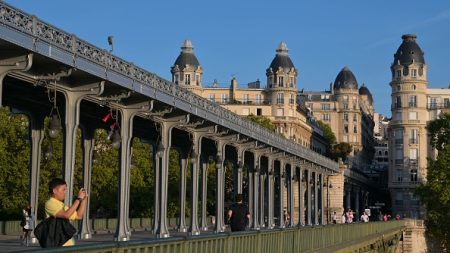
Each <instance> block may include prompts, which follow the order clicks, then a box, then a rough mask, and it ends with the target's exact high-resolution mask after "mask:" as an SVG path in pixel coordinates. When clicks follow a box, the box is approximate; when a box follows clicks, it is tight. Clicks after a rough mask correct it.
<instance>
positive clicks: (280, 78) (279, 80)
mask: <svg viewBox="0 0 450 253" xmlns="http://www.w3.org/2000/svg"><path fill="white" fill-rule="evenodd" d="M278 86H280V87H283V86H284V78H283V77H282V76H279V77H278Z"/></svg>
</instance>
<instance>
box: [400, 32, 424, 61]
mask: <svg viewBox="0 0 450 253" xmlns="http://www.w3.org/2000/svg"><path fill="white" fill-rule="evenodd" d="M416 38H417V36H416V35H414V34H405V35H403V36H402V39H403V42H402V44H401V45H400V47H399V48H398V49H397V52H396V53H395V54H394V63H393V64H394V65H396V64H400V65H403V66H408V65H410V64H412V63H422V64H424V63H425V58H424V57H423V51H422V49H420V47H419V45H418V44H417V43H416Z"/></svg>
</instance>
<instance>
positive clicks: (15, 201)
mask: <svg viewBox="0 0 450 253" xmlns="http://www.w3.org/2000/svg"><path fill="white" fill-rule="evenodd" d="M28 146H29V141H28V119H27V117H25V116H24V115H12V114H10V113H9V109H8V108H4V107H0V217H8V218H13V217H14V218H19V217H21V213H20V210H21V209H22V208H23V207H24V206H25V205H26V204H27V203H28V189H29V187H28V185H29V177H28V173H29V172H28V171H29V170H28V167H29V166H28V164H29V160H30V153H29V149H28Z"/></svg>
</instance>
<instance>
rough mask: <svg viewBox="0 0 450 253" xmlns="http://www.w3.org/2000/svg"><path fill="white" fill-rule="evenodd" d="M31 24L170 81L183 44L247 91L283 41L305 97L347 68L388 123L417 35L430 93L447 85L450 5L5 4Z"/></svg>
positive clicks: (443, 1)
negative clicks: (404, 43) (407, 41)
mask: <svg viewBox="0 0 450 253" xmlns="http://www.w3.org/2000/svg"><path fill="white" fill-rule="evenodd" d="M6 2H7V3H9V4H11V5H13V6H15V7H18V8H20V9H22V10H24V11H25V12H27V13H29V14H33V15H36V16H37V17H38V18H40V19H42V20H44V21H46V22H49V23H51V24H53V25H54V26H56V27H59V28H61V29H63V30H66V31H67V32H69V33H74V34H76V35H77V36H78V37H79V38H82V39H84V40H86V41H88V42H90V43H92V44H94V45H97V46H99V47H101V48H105V49H108V48H109V46H108V43H107V39H106V38H107V36H108V35H113V36H114V54H116V55H118V56H120V57H121V58H123V59H126V60H128V61H131V62H133V63H134V64H136V65H138V66H140V67H143V68H145V69H147V70H149V71H151V72H154V73H156V74H158V75H160V76H162V77H164V78H166V79H170V67H171V66H172V64H173V63H174V61H175V59H176V57H177V56H178V54H179V52H180V46H181V43H182V41H183V40H184V39H190V40H192V42H193V44H194V48H195V49H194V50H195V54H196V55H197V58H198V59H199V61H200V64H201V65H202V67H203V70H204V76H203V83H204V84H206V85H208V84H210V83H212V81H213V80H214V79H217V80H218V82H219V83H220V84H222V85H229V83H230V80H231V77H232V76H236V78H237V80H238V82H239V84H240V85H245V84H247V83H248V82H252V81H255V80H256V79H260V80H262V81H263V84H265V83H266V78H265V71H266V68H267V67H268V66H269V65H270V62H271V61H272V59H273V57H274V56H275V49H276V47H277V45H278V44H279V43H280V42H281V41H285V42H286V43H287V46H288V48H289V54H290V56H291V59H292V61H293V62H294V64H295V66H296V68H297V69H298V71H299V78H298V88H299V89H302V88H304V89H305V90H315V91H319V90H325V89H328V88H329V84H330V82H334V79H335V78H336V75H337V74H338V72H339V71H340V70H341V69H342V68H343V67H344V66H348V67H349V68H350V69H351V70H352V71H353V73H354V74H355V76H356V79H357V80H358V83H359V85H361V84H362V83H365V84H366V86H367V87H368V88H369V89H370V91H371V92H372V94H373V95H374V99H375V109H376V111H378V112H380V113H382V114H385V115H388V116H390V114H391V113H390V103H391V101H390V87H389V82H390V77H391V75H390V65H391V63H392V61H393V54H394V53H395V52H396V50H397V48H398V46H399V45H400V44H401V36H402V34H406V33H413V34H416V35H417V37H418V38H417V41H418V44H419V45H420V46H421V48H422V50H423V51H424V52H425V60H426V63H427V64H428V81H429V87H434V88H437V87H447V86H448V85H449V84H450V63H449V61H450V1H449V0H431V1H423V0H410V1H387V0H377V1H357V0H341V1H331V0H330V1H324V0H316V1H302V0H297V1H290V0H286V1H284V2H283V1H266V0H260V1H253V0H239V1H238V0H227V1H214V0H205V1H196V0H191V1H178V0H171V1H143V0H142V1H137V0H136V1H118V0H109V1H107V0H98V1H92V0H90V1H88V0H77V1H62V0H40V1H30V0H29V1H24V0H6Z"/></svg>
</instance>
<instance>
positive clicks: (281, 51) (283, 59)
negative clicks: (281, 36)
mask: <svg viewBox="0 0 450 253" xmlns="http://www.w3.org/2000/svg"><path fill="white" fill-rule="evenodd" d="M276 52H277V54H276V55H275V58H273V60H272V63H270V67H269V68H268V69H266V76H267V87H269V88H277V89H278V88H288V89H292V90H295V89H296V87H297V69H295V67H294V64H293V63H292V61H291V58H289V55H288V48H287V46H286V43H284V42H281V43H280V44H279V45H278V48H277V50H276Z"/></svg>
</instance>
